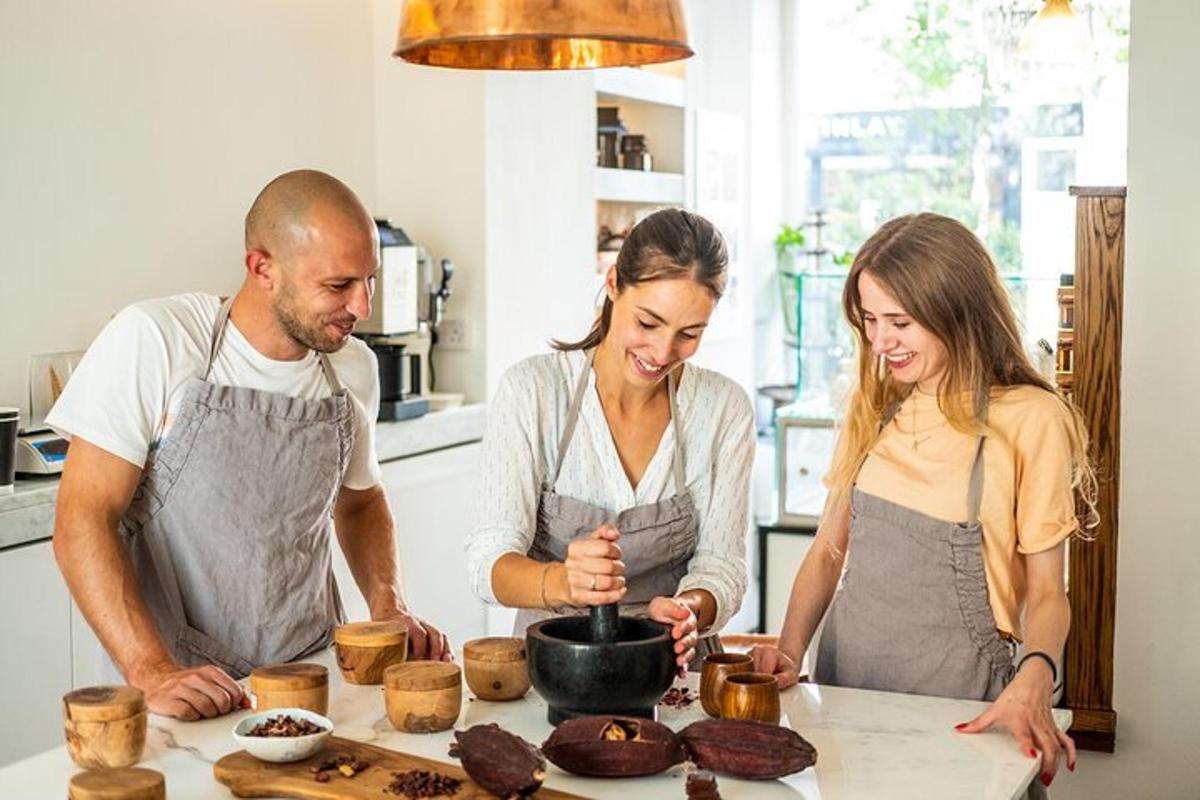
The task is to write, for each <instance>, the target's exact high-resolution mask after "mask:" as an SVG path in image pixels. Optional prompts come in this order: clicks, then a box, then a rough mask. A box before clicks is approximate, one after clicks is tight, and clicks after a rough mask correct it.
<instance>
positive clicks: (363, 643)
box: [333, 620, 408, 685]
mask: <svg viewBox="0 0 1200 800" xmlns="http://www.w3.org/2000/svg"><path fill="white" fill-rule="evenodd" d="M333 641H334V644H335V645H336V649H337V662H338V669H340V670H341V671H342V677H343V678H345V679H346V681H347V682H348V683H356V684H359V685H372V684H380V683H383V671H384V670H385V669H387V668H388V667H390V666H392V665H393V664H401V663H403V662H404V660H405V659H406V658H408V627H407V626H406V625H405V624H404V623H403V622H400V621H398V620H387V621H383V622H351V623H350V624H348V625H339V626H338V627H337V628H335V629H334V631H333Z"/></svg>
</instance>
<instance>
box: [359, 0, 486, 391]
mask: <svg viewBox="0 0 1200 800" xmlns="http://www.w3.org/2000/svg"><path fill="white" fill-rule="evenodd" d="M372 8H373V27H374V35H373V41H374V45H373V48H372V50H371V54H370V58H371V61H372V65H373V68H374V83H375V123H374V124H375V128H374V133H375V142H376V157H377V161H376V167H377V170H378V183H379V208H380V210H381V211H382V213H383V214H384V215H385V216H389V217H391V218H392V221H393V222H394V223H395V224H397V225H399V226H400V227H402V228H404V231H405V232H406V233H407V234H408V235H409V236H410V237H411V238H412V239H413V241H415V242H417V243H418V244H420V245H421V246H423V247H425V248H426V249H428V250H429V252H430V255H431V256H432V257H433V258H434V260H435V263H440V261H441V259H442V258H449V259H451V260H452V261H454V269H455V272H454V277H453V279H452V280H451V282H450V286H451V289H452V290H453V294H452V295H451V297H450V300H449V301H448V303H447V306H446V314H447V316H448V317H453V318H458V319H464V320H469V321H470V322H471V324H472V325H474V326H475V328H476V330H474V331H473V333H474V334H475V342H476V347H475V349H473V350H471V351H448V350H444V349H440V348H439V349H438V350H436V351H435V355H434V365H435V367H436V376H437V387H436V388H437V390H438V391H454V392H464V393H466V395H467V396H468V398H470V399H471V400H472V401H477V400H481V399H483V398H484V397H485V396H486V394H485V383H484V370H483V361H482V356H481V355H480V353H481V350H480V349H479V342H480V341H481V340H482V338H481V335H482V330H481V329H480V324H481V322H482V320H483V319H484V308H485V294H484V275H485V271H484V262H485V253H484V242H485V236H484V220H485V217H484V187H485V183H484V140H483V129H484V81H485V75H484V73H481V72H468V71H463V70H451V69H436V68H432V67H420V66H414V65H412V64H407V63H405V62H403V61H400V60H399V59H396V58H393V57H392V55H391V53H392V50H393V48H394V46H395V41H396V29H397V27H398V25H399V20H400V4H399V3H397V2H395V0H374V3H373V6H372ZM435 278H436V274H435Z"/></svg>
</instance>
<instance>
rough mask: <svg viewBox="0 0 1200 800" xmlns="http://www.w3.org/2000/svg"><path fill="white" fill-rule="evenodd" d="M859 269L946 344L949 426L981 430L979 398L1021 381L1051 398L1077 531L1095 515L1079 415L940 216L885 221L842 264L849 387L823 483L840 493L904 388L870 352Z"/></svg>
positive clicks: (975, 256)
mask: <svg viewBox="0 0 1200 800" xmlns="http://www.w3.org/2000/svg"><path fill="white" fill-rule="evenodd" d="M863 273H867V274H869V275H870V276H871V277H872V278H874V279H875V280H876V281H878V282H879V283H880V284H881V285H882V286H883V287H884V288H885V289H886V290H887V292H888V293H889V294H891V295H892V297H894V298H895V299H896V301H897V302H898V303H899V304H900V305H901V306H902V307H903V308H904V310H905V311H906V312H907V313H908V314H909V316H911V317H912V318H913V319H914V320H916V322H918V323H919V324H920V325H921V326H922V327H923V328H925V329H926V330H928V331H929V332H930V333H931V334H933V335H934V336H936V337H937V339H938V341H940V342H941V343H942V345H944V346H945V348H946V352H947V365H946V372H945V375H944V376H943V377H942V380H941V382H940V383H939V385H938V405H939V406H940V407H941V409H942V412H943V413H944V414H945V415H946V419H947V421H948V422H949V424H950V425H951V426H952V427H953V428H955V429H956V430H959V431H962V432H963V433H971V434H974V433H979V432H982V431H983V430H984V429H985V428H986V424H985V423H984V422H983V420H984V418H985V415H986V409H987V403H988V400H989V397H990V395H991V391H992V389H993V388H996V387H1004V386H1020V385H1030V386H1036V387H1038V388H1039V389H1044V390H1046V391H1048V392H1051V393H1053V394H1054V395H1055V396H1057V397H1058V399H1059V400H1060V401H1061V402H1062V403H1063V405H1064V406H1065V407H1066V409H1067V411H1068V412H1069V414H1070V419H1071V423H1072V424H1071V488H1072V489H1073V490H1074V492H1075V495H1076V498H1077V503H1076V508H1077V509H1078V516H1079V522H1080V535H1085V533H1086V531H1087V530H1089V529H1091V528H1094V527H1095V525H1096V523H1097V522H1098V520H1099V517H1098V515H1097V512H1096V491H1097V485H1096V473H1095V470H1094V469H1093V467H1092V465H1091V461H1090V460H1089V458H1088V434H1087V428H1086V427H1085V426H1084V422H1083V417H1082V415H1080V413H1079V409H1077V408H1076V407H1075V406H1074V405H1073V404H1072V403H1071V402H1070V401H1069V400H1067V399H1066V398H1064V397H1063V396H1062V394H1061V393H1059V392H1058V390H1057V389H1056V388H1055V387H1054V386H1053V385H1051V384H1050V382H1049V381H1047V380H1046V379H1045V378H1043V377H1042V376H1041V375H1040V374H1039V373H1038V371H1037V370H1036V369H1035V368H1034V366H1033V364H1032V363H1031V362H1030V360H1029V356H1028V355H1026V353H1025V350H1024V348H1023V347H1022V346H1021V334H1020V329H1019V328H1018V326H1017V320H1016V316H1015V315H1014V314H1013V310H1012V305H1011V304H1010V303H1009V299H1008V295H1007V293H1006V292H1005V290H1004V287H1003V286H1002V285H1001V283H1000V277H999V274H998V273H997V270H996V265H995V263H994V262H993V261H992V257H991V256H990V255H989V254H988V251H987V249H986V248H985V247H984V246H983V243H982V242H980V241H979V239H978V238H977V237H976V236H975V234H973V233H972V232H971V231H970V230H968V229H967V228H966V227H965V226H964V225H962V224H961V223H959V222H957V221H956V220H953V219H950V218H949V217H944V216H941V215H940V214H930V213H922V214H909V215H907V216H903V217H897V218H896V219H893V220H891V221H889V222H886V223H884V225H883V227H881V228H880V229H879V230H878V231H876V232H875V233H874V234H873V235H872V236H871V238H869V239H868V240H867V241H866V243H865V244H863V246H862V248H861V249H860V250H859V251H858V255H857V256H856V257H855V259H854V263H853V265H852V266H851V267H850V272H849V275H848V276H847V278H846V287H845V289H844V290H843V292H842V310H843V311H844V313H845V315H846V320H847V322H849V324H850V327H851V328H853V330H854V333H855V337H856V338H857V340H858V354H859V355H858V385H857V386H856V388H855V390H854V392H853V394H852V395H851V397H850V402H849V408H848V409H847V412H846V421H845V430H844V431H843V432H842V435H841V436H840V437H839V440H838V442H839V443H838V447H837V449H836V450H835V452H834V456H833V465H832V468H831V469H830V472H829V478H828V480H829V484H830V487H831V489H833V491H834V492H835V493H844V492H846V491H848V490H849V488H850V486H851V484H853V483H854V480H855V477H856V476H857V475H858V470H859V468H860V467H861V466H862V463H863V461H864V460H865V459H866V457H867V451H868V450H869V449H870V448H871V445H872V444H874V442H875V439H876V438H877V436H878V435H879V429H880V425H881V424H882V422H883V417H884V414H885V413H886V412H887V409H888V408H889V407H890V406H892V405H893V404H894V403H898V402H899V401H901V400H903V399H904V398H905V397H907V396H908V394H909V392H911V391H912V387H911V386H910V385H908V384H903V383H899V382H897V381H896V380H894V379H893V378H892V376H891V375H890V374H889V372H888V371H887V368H886V366H884V365H883V364H882V363H881V362H880V360H879V359H878V358H877V357H876V356H875V355H874V354H873V353H872V351H871V343H870V341H869V340H868V338H867V332H866V325H865V323H864V321H863V313H862V300H861V297H860V296H859V290H858V279H859V276H860V275H862V274H863Z"/></svg>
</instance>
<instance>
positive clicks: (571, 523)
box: [515, 351, 721, 670]
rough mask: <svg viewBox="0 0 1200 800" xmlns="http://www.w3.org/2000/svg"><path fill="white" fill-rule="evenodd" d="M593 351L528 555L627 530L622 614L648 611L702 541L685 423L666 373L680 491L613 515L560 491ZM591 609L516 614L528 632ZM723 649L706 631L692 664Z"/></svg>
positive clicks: (550, 554) (549, 554)
mask: <svg viewBox="0 0 1200 800" xmlns="http://www.w3.org/2000/svg"><path fill="white" fill-rule="evenodd" d="M594 355H595V352H594V351H593V352H592V353H590V354H589V355H588V359H587V363H586V364H585V365H584V367H583V369H582V370H580V373H579V380H578V381H577V382H576V386H575V393H574V395H573V396H572V397H571V405H570V409H569V410H568V412H567V419H566V424H565V426H564V427H563V432H562V436H561V438H560V439H559V442H558V453H557V455H556V457H555V461H554V471H553V472H551V473H550V475H549V476H548V479H547V480H546V482H545V483H544V484H543V485H542V494H541V499H540V501H539V503H538V515H537V533H536V534H535V535H534V539H533V544H532V546H531V547H530V548H529V554H528V555H529V557H530V558H532V559H534V560H535V561H541V562H543V563H547V562H553V561H558V562H562V561H565V560H566V558H567V545H569V544H570V543H571V542H573V541H574V540H576V539H581V538H586V537H587V536H589V535H590V534H591V533H592V531H594V530H595V529H596V528H598V527H600V526H601V525H603V524H604V523H606V522H609V523H611V524H612V525H613V527H615V528H616V529H617V530H618V531H620V533H621V539H620V542H619V543H618V544H619V545H620V547H621V560H622V561H623V562H625V586H626V592H625V597H624V598H622V600H621V610H622V613H623V614H624V615H627V616H634V617H645V616H647V611H648V607H649V604H650V601H651V600H652V599H654V598H655V597H659V596H664V597H672V596H674V594H675V592H676V591H678V589H679V581H680V580H681V579H682V578H683V577H684V576H685V575H686V574H687V571H688V563H689V562H690V561H691V559H692V555H693V554H694V553H695V552H696V542H697V540H698V539H699V523H698V522H697V520H696V509H695V506H694V505H693V503H692V496H691V494H690V493H689V492H688V489H687V483H686V481H685V479H684V474H685V473H684V461H683V428H682V427H681V426H680V424H679V414H678V409H677V407H676V404H675V376H674V374H673V373H672V374H668V376H667V398H668V400H669V402H670V408H671V425H672V426H673V427H674V429H675V442H674V444H675V448H674V453H673V458H672V461H671V476H672V479H673V480H674V483H675V495H674V496H673V497H668V498H666V499H664V500H659V501H658V502H655V503H647V504H644V505H640V506H633V507H632V508H626V509H624V510H622V511H620V512H619V513H617V514H616V516H615V517H614V516H613V514H612V512H610V511H609V510H608V509H606V508H602V507H600V506H596V505H592V504H591V503H587V502H584V501H582V500H578V499H575V498H573V497H565V496H563V495H560V494H558V493H557V492H556V491H555V490H554V484H555V483H557V482H558V474H559V472H560V471H561V470H562V465H563V459H564V457H565V456H566V453H567V447H568V446H569V445H570V443H571V438H572V436H573V435H574V433H575V424H576V423H577V422H578V421H579V410H580V408H581V407H582V405H583V397H584V393H585V392H586V391H587V385H588V376H589V375H590V374H591V371H592V358H593V356H594ZM586 613H588V610H587V609H586V608H561V609H550V610H547V609H540V608H523V609H521V611H520V612H519V613H518V614H517V620H516V625H515V632H516V633H517V635H524V633H525V629H526V628H527V627H529V626H530V625H531V624H533V623H534V622H538V621H539V620H543V619H547V618H548V617H553V616H562V615H577V614H586ZM719 652H721V641H720V638H719V637H718V636H717V634H716V633H710V634H708V635H706V636H701V637H700V640H699V641H698V642H697V644H696V657H695V659H694V660H693V661H692V663H691V666H690V668H691V669H693V670H696V669H699V666H700V664H701V662H702V661H703V660H704V656H706V655H708V654H709V653H719Z"/></svg>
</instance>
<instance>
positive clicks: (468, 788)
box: [213, 736, 583, 800]
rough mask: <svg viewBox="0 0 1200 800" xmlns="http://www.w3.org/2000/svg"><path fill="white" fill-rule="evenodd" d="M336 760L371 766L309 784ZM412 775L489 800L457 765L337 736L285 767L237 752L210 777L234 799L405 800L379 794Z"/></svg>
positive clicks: (549, 794) (554, 798) (570, 799)
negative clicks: (400, 775) (430, 776)
mask: <svg viewBox="0 0 1200 800" xmlns="http://www.w3.org/2000/svg"><path fill="white" fill-rule="evenodd" d="M340 755H347V756H352V757H354V758H356V759H361V760H363V761H366V762H367V763H369V764H370V765H371V766H370V767H368V768H367V769H365V770H363V771H362V772H360V773H359V774H357V775H355V776H354V777H353V778H347V777H346V776H344V775H342V774H340V773H338V772H337V771H336V770H335V771H331V772H330V773H329V775H330V779H329V782H328V783H318V782H317V781H316V780H314V779H313V773H312V770H311V769H310V768H311V767H312V766H314V765H316V764H319V763H321V762H322V761H324V760H325V759H329V758H336V757H337V756H340ZM447 757H449V756H447ZM412 769H423V770H428V771H430V772H439V773H441V774H442V775H448V776H450V777H451V778H459V779H460V780H462V781H463V784H462V786H460V787H459V789H458V792H457V793H455V794H454V795H452V797H453V798H454V800H484V798H491V797H494V796H495V795H493V794H491V793H490V792H488V791H486V790H484V789H482V788H480V787H479V786H478V785H477V784H475V783H474V782H472V781H471V779H470V778H468V777H467V773H466V772H464V771H463V768H462V767H461V766H459V765H458V764H448V763H443V762H439V761H433V760H431V759H428V758H423V757H421V756H414V755H409V754H408V753H400V752H397V751H395V750H388V749H386V748H383V747H377V746H375V745H372V744H365V743H363V742H355V741H351V740H350V739H342V738H339V737H337V736H331V737H329V741H328V743H327V744H326V745H325V748H324V749H323V750H321V752H319V753H317V754H316V755H315V756H312V757H310V758H306V759H304V760H303V761H293V762H292V763H290V764H272V763H271V762H269V761H260V760H258V759H257V758H255V757H254V756H252V755H250V754H249V753H247V752H246V751H245V750H239V751H238V752H236V753H230V754H229V755H227V756H225V757H223V758H222V759H221V760H220V761H218V762H217V763H216V764H214V765H213V777H215V778H216V779H217V780H218V781H220V782H221V783H223V784H225V785H226V786H228V787H229V789H230V791H232V792H233V793H234V795H235V796H237V797H294V798H300V800H340V798H347V800H359V798H371V800H388V798H397V800H405V797H404V795H402V794H401V795H393V794H389V793H385V792H384V791H383V790H384V789H385V788H386V787H387V786H388V785H389V784H390V783H391V782H392V773H393V772H407V771H408V770H412ZM444 796H447V795H444ZM447 797H449V796H447ZM534 797H536V798H543V799H544V800H583V799H582V798H580V797H579V796H578V795H573V794H567V793H566V792H558V791H554V790H553V789H542V790H541V791H539V792H538V793H537V794H536V795H534Z"/></svg>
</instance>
